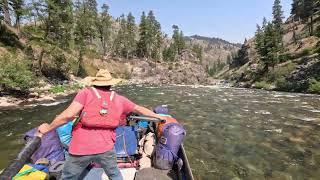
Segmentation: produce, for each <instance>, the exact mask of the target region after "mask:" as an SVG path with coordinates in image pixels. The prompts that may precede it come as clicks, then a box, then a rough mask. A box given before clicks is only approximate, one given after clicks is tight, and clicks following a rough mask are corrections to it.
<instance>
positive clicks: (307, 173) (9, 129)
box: [0, 85, 320, 180]
mask: <svg viewBox="0 0 320 180" xmlns="http://www.w3.org/2000/svg"><path fill="white" fill-rule="evenodd" d="M117 90H118V92H119V93H120V94H123V95H126V96H127V97H129V98H130V99H131V100H133V101H135V102H137V103H138V104H141V105H145V106H147V107H150V108H151V107H154V106H155V105H158V104H167V105H168V106H169V108H170V110H171V112H172V115H174V116H175V117H176V118H177V119H178V120H180V121H181V122H182V123H183V124H184V125H185V127H186V129H187V137H186V139H185V142H184V144H185V147H186V150H187V154H188V157H189V160H190V165H191V167H192V170H193V173H194V176H195V178H196V179H226V180H228V179H234V180H237V179H288V180H289V179H319V177H320V119H319V117H320V116H319V115H320V96H317V95H305V94H293V93H284V92H268V91H263V90H252V89H234V88H221V87H202V86H201V87H196V86H158V87H152V86H139V85H135V86H121V87H118V88H117ZM64 101H65V102H62V103H61V104H43V105H39V106H35V107H20V108H17V109H11V110H8V109H7V110H4V109H1V110H0V137H1V138H0V144H1V146H0V169H3V168H5V166H6V165H7V164H8V161H9V159H10V158H11V159H12V158H13V157H14V156H15V155H16V153H17V152H18V151H19V149H20V148H21V147H22V144H23V140H22V139H21V137H22V136H23V133H24V132H25V131H27V130H28V129H31V128H32V127H35V126H37V125H39V124H40V123H41V122H43V121H47V122H49V121H51V120H52V119H53V118H54V117H55V115H56V114H57V113H59V112H60V111H62V110H63V109H64V108H65V107H66V106H67V105H68V103H69V102H68V100H67V99H66V100H64Z"/></svg>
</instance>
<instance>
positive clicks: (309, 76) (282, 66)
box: [219, 17, 320, 93]
mask: <svg viewBox="0 0 320 180" xmlns="http://www.w3.org/2000/svg"><path fill="white" fill-rule="evenodd" d="M314 26H315V27H316V26H318V25H317V24H315V25H314ZM282 27H283V30H284V35H283V38H282V42H283V46H284V50H283V52H282V53H281V54H280V55H279V58H278V63H277V64H276V65H275V67H274V68H271V69H270V70H269V72H267V73H265V72H263V68H264V67H263V63H262V62H260V59H259V55H258V54H257V51H256V47H255V46H256V45H255V37H253V38H252V39H250V40H248V41H246V43H245V44H244V45H243V46H242V48H241V49H240V51H239V52H238V53H239V54H238V56H239V57H238V59H237V60H238V62H237V63H236V64H235V65H233V66H232V65H231V66H230V67H229V69H228V71H226V72H225V73H223V74H221V75H220V77H219V78H223V79H228V80H230V81H231V82H233V83H234V85H235V86H237V87H253V88H263V89H269V90H283V91H293V92H311V93H312V92H314V91H317V90H316V89H319V84H318V81H319V80H320V71H319V70H320V63H319V53H318V52H319V38H318V37H316V36H309V35H308V32H307V31H308V27H307V24H304V23H302V22H301V21H293V18H292V17H290V18H288V20H287V21H286V22H285V23H284V24H283V26H282ZM319 90H320V89H319Z"/></svg>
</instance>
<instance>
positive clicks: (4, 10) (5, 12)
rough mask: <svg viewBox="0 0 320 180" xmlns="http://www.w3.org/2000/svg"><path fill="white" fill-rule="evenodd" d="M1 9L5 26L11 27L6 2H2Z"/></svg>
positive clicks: (4, 0)
mask: <svg viewBox="0 0 320 180" xmlns="http://www.w3.org/2000/svg"><path fill="white" fill-rule="evenodd" d="M1 9H2V12H3V19H4V22H5V23H6V24H7V25H11V17H10V12H9V3H8V0H2V4H1Z"/></svg>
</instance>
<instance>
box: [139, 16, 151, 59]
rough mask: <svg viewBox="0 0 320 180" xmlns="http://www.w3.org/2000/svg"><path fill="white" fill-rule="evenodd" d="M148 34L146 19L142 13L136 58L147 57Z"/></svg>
mask: <svg viewBox="0 0 320 180" xmlns="http://www.w3.org/2000/svg"><path fill="white" fill-rule="evenodd" d="M148 32H149V27H148V22H147V17H146V15H145V12H142V15H141V22H140V25H139V37H140V38H139V42H138V45H137V46H138V47H137V54H138V57H147V55H148V49H149V48H148V46H149V42H150V40H149V38H148Z"/></svg>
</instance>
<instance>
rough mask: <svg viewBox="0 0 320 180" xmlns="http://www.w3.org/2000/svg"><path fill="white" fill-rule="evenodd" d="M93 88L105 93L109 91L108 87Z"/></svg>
mask: <svg viewBox="0 0 320 180" xmlns="http://www.w3.org/2000/svg"><path fill="white" fill-rule="evenodd" d="M94 88H96V89H98V90H100V91H105V92H108V91H111V88H110V87H109V86H94Z"/></svg>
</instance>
